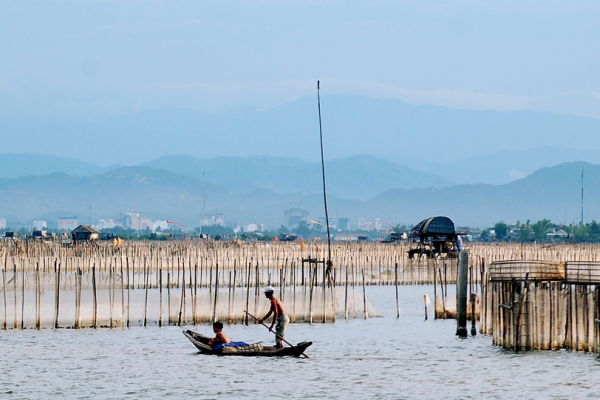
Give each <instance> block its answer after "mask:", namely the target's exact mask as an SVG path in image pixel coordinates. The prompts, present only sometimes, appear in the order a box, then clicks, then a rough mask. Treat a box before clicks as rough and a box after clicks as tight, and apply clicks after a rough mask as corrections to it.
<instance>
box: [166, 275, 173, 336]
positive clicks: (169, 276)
mask: <svg viewBox="0 0 600 400" xmlns="http://www.w3.org/2000/svg"><path fill="white" fill-rule="evenodd" d="M167 314H168V315H167V321H168V322H167V325H171V323H172V322H173V321H172V320H171V272H170V271H169V270H167Z"/></svg>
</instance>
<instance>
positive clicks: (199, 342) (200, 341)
mask: <svg viewBox="0 0 600 400" xmlns="http://www.w3.org/2000/svg"><path fill="white" fill-rule="evenodd" d="M183 334H184V335H185V337H186V338H188V339H189V340H190V342H192V343H193V344H194V346H196V348H197V349H198V350H200V353H203V354H214V355H220V356H247V357H256V356H263V357H282V356H295V357H299V356H300V352H304V351H305V350H306V349H307V348H308V346H310V345H311V344H312V342H301V343H298V344H297V345H296V348H297V349H298V350H300V352H298V350H296V349H294V348H292V347H284V348H281V349H278V348H276V347H275V346H263V345H262V344H260V343H256V344H249V345H248V346H243V347H223V348H222V349H220V350H213V349H212V347H210V346H209V345H208V342H209V341H210V338H209V337H208V336H204V335H202V334H200V333H198V332H194V331H191V330H189V329H188V330H185V331H183Z"/></svg>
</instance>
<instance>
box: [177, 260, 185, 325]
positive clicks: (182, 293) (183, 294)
mask: <svg viewBox="0 0 600 400" xmlns="http://www.w3.org/2000/svg"><path fill="white" fill-rule="evenodd" d="M182 272H183V274H182V281H181V303H179V318H178V319H177V325H178V326H181V321H182V314H183V323H184V324H185V265H183V268H182ZM177 278H178V279H179V258H178V259H177Z"/></svg>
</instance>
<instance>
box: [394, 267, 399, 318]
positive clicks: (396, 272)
mask: <svg viewBox="0 0 600 400" xmlns="http://www.w3.org/2000/svg"><path fill="white" fill-rule="evenodd" d="M395 284H396V310H397V314H396V318H400V301H399V300H398V263H396V268H395Z"/></svg>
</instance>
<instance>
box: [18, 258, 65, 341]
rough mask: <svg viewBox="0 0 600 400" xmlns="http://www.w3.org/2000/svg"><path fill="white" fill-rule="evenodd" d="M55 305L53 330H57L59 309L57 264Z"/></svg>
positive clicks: (57, 271) (58, 272) (58, 271)
mask: <svg viewBox="0 0 600 400" xmlns="http://www.w3.org/2000/svg"><path fill="white" fill-rule="evenodd" d="M23 275H25V273H24V271H23ZM23 279H25V276H23ZM55 303H56V311H55V314H54V329H58V311H59V309H60V263H59V264H58V269H57V270H56V296H55ZM22 328H23V326H21V329H22Z"/></svg>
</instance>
